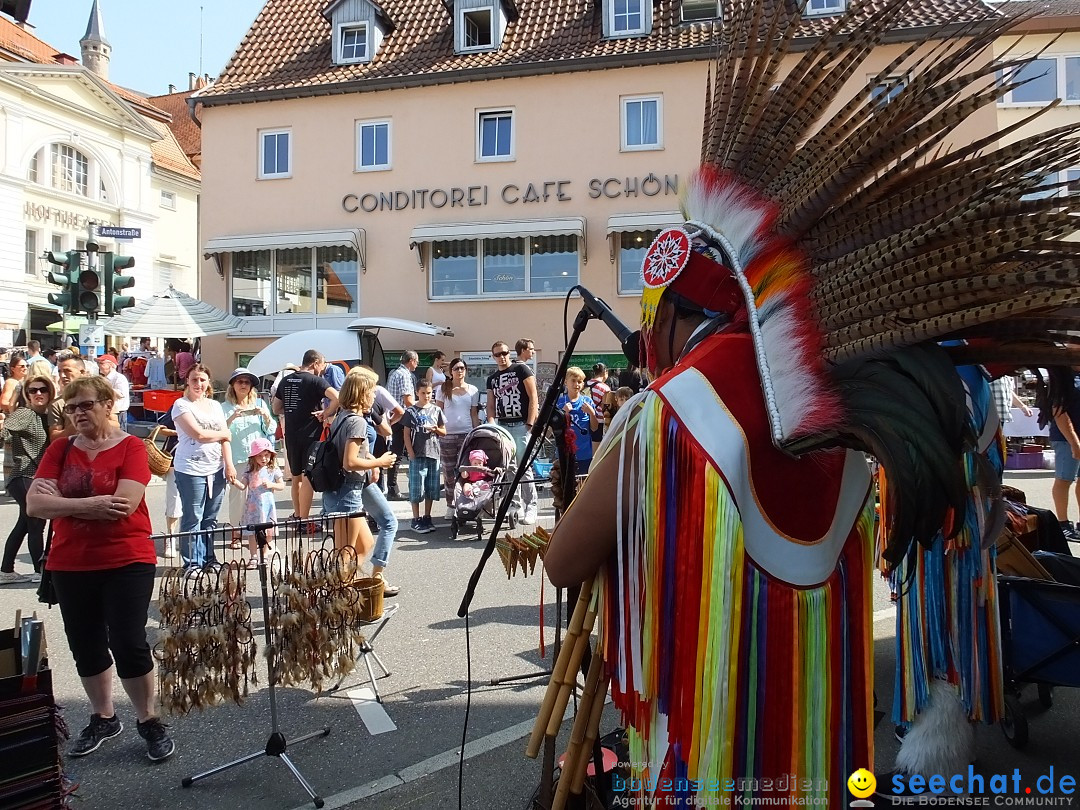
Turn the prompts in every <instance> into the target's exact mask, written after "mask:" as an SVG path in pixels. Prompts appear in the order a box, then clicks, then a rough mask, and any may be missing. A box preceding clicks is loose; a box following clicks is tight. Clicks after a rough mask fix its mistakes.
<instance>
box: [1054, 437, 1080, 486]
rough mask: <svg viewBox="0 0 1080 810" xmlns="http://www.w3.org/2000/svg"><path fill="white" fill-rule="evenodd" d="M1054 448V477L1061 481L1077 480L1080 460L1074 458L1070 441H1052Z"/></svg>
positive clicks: (1079, 471)
mask: <svg viewBox="0 0 1080 810" xmlns="http://www.w3.org/2000/svg"><path fill="white" fill-rule="evenodd" d="M1050 444H1051V445H1052V446H1053V448H1054V478H1056V479H1057V480H1059V481H1070V482H1071V481H1075V480H1076V475H1077V473H1080V460H1077V459H1075V458H1073V454H1072V447H1071V446H1070V445H1069V443H1068V442H1060V441H1052V442H1050Z"/></svg>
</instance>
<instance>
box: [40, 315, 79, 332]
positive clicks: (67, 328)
mask: <svg viewBox="0 0 1080 810" xmlns="http://www.w3.org/2000/svg"><path fill="white" fill-rule="evenodd" d="M88 323H89V321H88V320H86V316H85V315H68V316H67V320H63V321H56V322H55V323H50V324H49V325H48V326H46V327H45V330H46V331H47V332H56V333H60V332H67V333H69V334H72V335H77V334H79V327H80V326H85V325H86V324H88Z"/></svg>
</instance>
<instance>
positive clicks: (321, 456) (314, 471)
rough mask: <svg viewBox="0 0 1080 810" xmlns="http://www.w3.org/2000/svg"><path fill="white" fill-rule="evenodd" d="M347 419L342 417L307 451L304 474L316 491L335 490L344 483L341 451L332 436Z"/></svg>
mask: <svg viewBox="0 0 1080 810" xmlns="http://www.w3.org/2000/svg"><path fill="white" fill-rule="evenodd" d="M350 416H351V414H350ZM348 421H349V417H346V418H345V419H342V420H341V423H340V424H338V425H335V426H334V428H333V429H332V430H331V431H330V435H329V436H327V437H326V438H325V439H323V440H322V441H317V442H315V444H314V445H313V446H312V448H311V451H310V452H309V453H308V457H307V462H306V463H305V464H304V475H305V476H307V479H308V481H310V482H311V488H312V489H313V490H315V491H316V492H337V491H338V490H339V489H341V486H342V484H344V483H345V470H344V468H343V467H342V465H341V453H339V452H338V449H337V445H335V444H334V436H335V435H337V432H338V431H339V430H341V428H342V427H343V426H344V425H345V423H346V422H348Z"/></svg>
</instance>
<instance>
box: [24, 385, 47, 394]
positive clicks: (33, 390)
mask: <svg viewBox="0 0 1080 810" xmlns="http://www.w3.org/2000/svg"><path fill="white" fill-rule="evenodd" d="M26 393H28V394H47V393H49V389H48V388H45V387H43V386H39V385H35V386H34V387H33V388H27V389H26Z"/></svg>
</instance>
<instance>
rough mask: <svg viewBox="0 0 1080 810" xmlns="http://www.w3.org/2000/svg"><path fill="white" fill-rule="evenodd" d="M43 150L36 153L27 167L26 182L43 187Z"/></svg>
mask: <svg viewBox="0 0 1080 810" xmlns="http://www.w3.org/2000/svg"><path fill="white" fill-rule="evenodd" d="M40 156H41V150H38V151H37V152H34V154H33V155H32V156H31V157H30V164H29V165H28V166H27V167H26V180H27V182H30V183H35V184H37V185H41V160H40Z"/></svg>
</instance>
